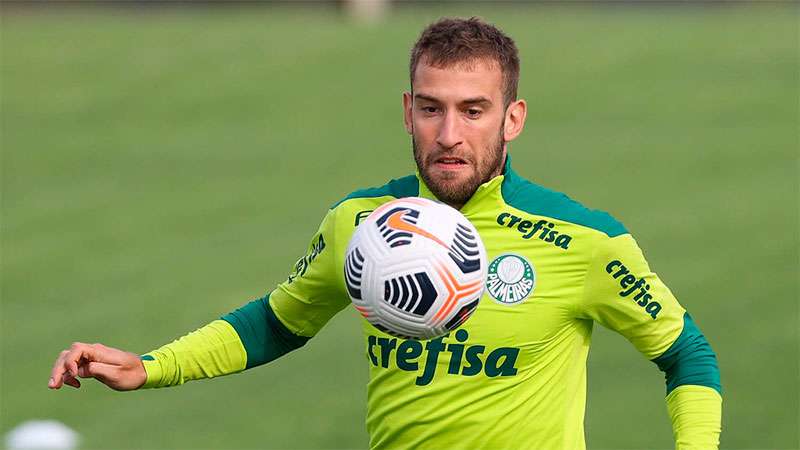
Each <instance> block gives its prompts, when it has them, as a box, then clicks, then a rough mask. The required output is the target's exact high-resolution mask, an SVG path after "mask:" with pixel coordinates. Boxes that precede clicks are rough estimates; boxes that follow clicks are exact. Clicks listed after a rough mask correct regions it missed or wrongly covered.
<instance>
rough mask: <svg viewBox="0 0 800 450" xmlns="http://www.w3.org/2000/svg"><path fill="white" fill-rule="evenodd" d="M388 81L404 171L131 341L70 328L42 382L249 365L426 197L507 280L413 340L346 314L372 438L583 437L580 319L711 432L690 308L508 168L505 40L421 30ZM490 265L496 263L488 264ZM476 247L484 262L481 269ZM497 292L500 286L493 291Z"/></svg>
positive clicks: (404, 442) (707, 444) (589, 213)
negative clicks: (158, 333) (467, 227)
mask: <svg viewBox="0 0 800 450" xmlns="http://www.w3.org/2000/svg"><path fill="white" fill-rule="evenodd" d="M410 76H411V92H408V93H405V94H403V107H404V121H405V127H406V130H407V131H408V133H409V134H410V135H411V138H412V144H413V150H414V159H415V161H416V164H417V168H418V174H417V175H416V176H414V175H412V176H408V177H405V178H400V179H397V180H392V181H391V182H389V183H388V184H386V185H385V186H382V187H380V188H373V189H366V190H361V191H356V192H354V193H352V194H350V195H348V196H347V197H346V198H344V199H343V200H341V201H339V202H338V203H337V204H335V205H334V206H333V207H332V208H331V209H330V210H329V211H328V213H327V215H326V216H325V218H324V219H323V221H322V225H321V226H320V229H319V231H318V232H317V234H316V235H315V236H314V237H313V238H312V240H311V245H310V246H309V250H308V253H307V254H306V255H305V256H304V257H302V258H301V259H300V260H299V261H298V262H297V264H296V266H295V269H294V271H293V273H292V274H291V275H289V277H288V279H287V280H286V281H285V282H284V283H281V284H280V285H279V286H278V287H277V288H276V289H275V290H273V291H272V292H271V293H270V294H268V295H267V296H266V297H264V298H262V299H259V300H256V301H254V302H251V303H249V304H247V305H245V306H244V307H242V308H240V309H238V310H236V311H234V312H232V313H230V314H228V315H226V316H224V317H223V318H222V319H220V320H216V321H214V322H211V323H210V324H209V325H207V326H205V327H203V328H201V329H199V330H197V331H195V332H193V333H190V334H188V335H187V336H184V337H183V338H181V339H179V340H177V341H175V342H173V343H171V344H168V345H165V346H164V347H161V348H160V349H158V350H155V351H152V352H149V353H147V354H145V355H142V356H141V357H140V356H138V355H136V354H133V353H128V352H124V351H121V350H117V349H112V348H108V347H105V346H102V345H99V344H94V345H88V344H81V343H77V344H74V345H73V346H72V347H71V348H70V349H68V350H65V351H64V352H62V354H61V355H60V356H59V358H58V360H57V361H56V364H55V367H54V368H53V372H52V375H51V379H50V382H49V386H50V387H51V388H55V389H57V388H60V387H61V386H62V385H63V384H68V385H71V386H74V387H79V386H80V383H79V381H78V378H96V379H98V380H99V381H101V382H103V383H105V384H107V385H108V386H110V387H112V388H113V389H117V390H132V389H138V388H152V387H164V386H174V385H178V384H182V383H184V382H186V381H189V380H194V379H199V378H210V377H215V376H220V375H225V374H229V373H234V372H238V371H241V370H244V369H249V368H251V367H255V366H258V365H261V364H264V363H266V362H269V361H272V360H274V359H275V358H278V357H280V356H281V355H283V354H285V353H287V352H289V351H291V350H294V349H296V348H298V347H300V346H302V345H304V344H305V342H306V341H307V340H308V339H309V338H311V337H312V336H314V335H315V334H316V333H317V332H318V331H319V330H320V329H321V328H322V327H323V326H324V325H325V323H326V322H327V321H328V320H330V319H331V318H332V317H333V316H334V315H335V314H336V313H337V312H338V311H340V310H342V309H343V308H345V307H346V306H347V305H348V304H349V299H348V296H347V293H346V288H345V283H344V275H343V269H342V267H343V260H344V253H345V248H346V246H347V243H348V241H349V239H350V236H351V235H352V233H353V231H354V229H355V227H356V226H357V225H358V222H359V221H360V220H361V219H363V218H364V217H366V214H368V212H369V211H372V210H374V209H376V208H377V207H379V206H380V205H382V204H384V203H386V202H387V201H390V200H392V199H395V198H401V197H407V196H421V197H427V198H436V199H439V200H441V201H443V202H445V203H447V204H449V205H451V206H453V207H455V208H458V209H460V210H461V212H462V213H463V214H464V215H465V216H466V217H467V218H468V219H469V220H470V221H471V222H472V223H473V224H474V225H475V227H476V228H477V229H478V231H479V233H480V234H481V237H482V238H483V241H484V244H485V246H486V248H487V255H488V258H489V260H490V261H493V263H497V264H499V263H500V262H501V261H502V260H503V259H504V258H515V259H516V260H517V261H518V263H519V264H522V265H523V267H525V269H526V270H525V272H524V276H523V278H522V279H519V280H502V277H500V278H499V279H500V280H501V282H502V283H500V284H504V285H503V286H500V285H498V284H496V283H495V284H492V285H488V284H487V291H486V293H485V294H484V296H483V298H482V299H481V303H480V305H479V307H478V309H477V311H476V312H475V313H474V315H473V316H472V317H471V318H470V319H469V321H467V322H466V324H465V325H464V326H462V327H461V328H460V329H458V330H457V331H455V332H453V333H450V334H449V335H447V336H445V337H444V338H439V339H434V340H430V341H427V342H417V341H406V340H403V339H397V338H393V337H391V336H388V335H386V334H383V333H381V332H380V331H378V330H377V329H375V328H373V327H372V326H371V325H369V324H368V323H367V322H366V321H364V322H363V328H364V338H365V346H366V354H367V360H368V364H369V366H370V381H369V385H368V410H367V428H368V430H369V433H370V446H371V447H374V448H394V447H404V448H438V449H446V448H526V449H527V448H583V447H585V443H584V435H583V415H584V407H585V398H586V358H587V354H588V349H589V342H590V337H591V331H592V326H593V322H595V321H596V322H599V323H601V324H603V325H605V326H607V327H608V328H611V329H613V330H615V331H617V332H619V333H620V334H622V335H623V336H624V337H625V338H627V339H628V340H629V341H630V342H631V343H632V344H633V345H635V346H636V348H637V349H638V350H639V351H640V352H641V353H643V354H644V355H645V356H646V357H647V358H648V359H651V360H653V361H654V362H655V363H656V364H657V365H658V367H659V368H660V369H661V370H663V371H665V372H666V378H667V398H666V401H667V407H668V410H669V413H670V417H671V419H672V425H673V430H674V436H675V439H676V446H677V447H679V448H716V447H717V445H718V439H719V433H720V416H721V402H722V399H721V396H720V383H719V371H718V369H717V362H716V357H715V355H714V353H713V352H712V351H711V348H710V346H709V345H708V343H707V341H706V340H705V338H704V337H703V335H702V334H701V333H700V331H699V330H698V328H697V327H696V326H695V325H694V323H693V322H692V319H691V317H690V316H689V315H688V314H686V311H685V310H684V309H683V308H682V307H681V306H680V304H679V303H678V302H677V301H676V300H675V298H674V297H673V295H672V294H671V293H670V291H669V290H668V289H667V288H666V287H665V286H664V284H663V283H662V282H661V281H660V280H659V279H658V277H657V276H656V275H655V274H654V273H652V272H651V271H650V269H649V267H648V265H647V263H646V262H645V260H644V257H643V256H642V253H641V251H640V250H639V249H638V247H637V245H636V242H635V241H634V240H633V238H632V237H631V235H630V234H629V233H628V232H627V231H626V230H625V228H624V227H623V226H622V225H621V224H620V223H619V222H617V221H616V220H614V219H613V218H611V217H610V216H609V215H608V214H605V213H603V212H599V211H594V210H590V209H587V208H585V207H583V206H582V205H580V204H578V203H577V202H575V201H573V200H571V199H569V198H568V197H566V196H564V195H563V194H559V193H556V192H553V191H550V190H547V189H545V188H542V187H540V186H537V185H535V184H533V183H530V182H529V181H526V180H524V179H522V178H521V177H520V176H519V175H517V174H516V173H515V172H514V171H513V170H512V169H511V163H510V159H511V158H510V156H509V155H508V145H507V144H508V143H509V142H511V141H512V140H514V139H515V138H516V137H517V136H518V135H519V134H520V133H521V131H522V128H523V125H524V123H525V117H526V112H527V105H526V103H525V101H524V100H521V99H517V82H518V78H519V60H518V56H517V50H516V46H515V45H514V42H513V41H512V40H511V39H510V38H508V37H507V36H506V35H504V34H503V33H502V32H501V31H500V30H498V29H497V28H495V27H493V26H491V25H488V24H486V23H484V22H483V21H481V20H480V19H476V18H472V19H468V20H461V19H443V20H440V21H438V22H436V23H434V24H432V25H430V26H429V27H428V28H427V29H425V30H424V31H423V33H422V35H421V36H420V38H419V40H418V41H417V43H416V44H415V46H414V48H413V50H412V54H411V64H410ZM494 265H495V266H496V264H494ZM491 267H492V264H490V272H491ZM509 291H514V292H515V293H516V294H517V295H515V296H514V297H509V296H507V295H506V294H505V293H507V292H509Z"/></svg>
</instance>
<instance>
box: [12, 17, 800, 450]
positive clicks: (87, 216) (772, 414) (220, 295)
mask: <svg viewBox="0 0 800 450" xmlns="http://www.w3.org/2000/svg"><path fill="white" fill-rule="evenodd" d="M480 8H482V9H480ZM56 11H60V12H51V13H48V14H28V13H24V14H21V13H14V12H13V11H10V12H9V11H5V12H4V14H3V17H2V36H1V37H2V44H1V45H2V47H0V50H2V53H1V54H2V72H0V76H2V79H1V81H2V92H1V94H2V100H1V101H2V103H1V104H0V106H2V209H1V210H0V212H1V213H2V216H1V219H2V241H1V242H0V244H1V245H2V248H1V249H0V250H2V255H1V257H2V259H1V261H0V262H1V263H2V285H1V286H0V287H1V290H0V295H1V297H0V300H1V301H2V317H1V318H0V325H2V331H1V333H2V334H1V336H2V344H1V345H2V346H1V347H0V348H2V359H1V360H0V361H1V362H2V373H1V374H2V379H0V407H1V408H0V414H2V423H1V424H0V431H2V432H5V431H7V430H8V429H10V428H12V427H13V426H15V425H16V424H18V423H19V422H21V421H23V420H28V419H33V418H55V419H58V420H61V421H63V422H65V423H66V424H68V425H69V426H71V427H74V428H76V429H77V430H78V431H79V432H80V433H81V434H82V435H83V437H84V444H85V447H86V448H126V449H132V448H256V447H259V448H353V447H355V448H359V447H365V446H366V443H367V436H366V433H365V431H364V405H365V383H366V377H367V371H366V369H367V366H366V363H365V361H364V357H363V350H362V343H361V341H360V337H359V328H358V327H357V326H355V325H356V320H355V317H354V315H353V314H352V313H351V312H344V313H342V314H341V315H340V316H339V317H337V318H336V320H334V321H332V323H331V324H329V325H328V327H326V328H325V329H324V330H323V332H322V333H321V335H319V336H318V337H317V338H315V339H314V340H312V341H311V343H310V344H309V345H308V346H307V347H305V348H304V349H303V350H302V351H299V352H296V353H293V354H291V355H289V356H287V357H285V358H283V359H282V360H279V361H277V362H275V363H273V364H270V365H269V366H267V367H263V368H259V369H255V370H252V371H249V372H248V373H244V374H241V375H236V376H232V377H228V378H223V379H219V380H215V381H211V382H202V383H193V384H190V385H187V386H184V387H182V388H178V389H169V390H161V391H147V392H137V393H126V394H119V393H115V392H111V391H108V390H106V389H103V388H101V387H98V386H97V385H95V384H93V383H86V384H85V386H84V388H83V389H81V391H80V392H78V391H72V390H68V391H62V392H50V391H48V390H47V389H46V386H45V383H46V380H47V376H48V372H49V369H50V365H51V364H52V360H53V359H54V357H55V356H56V354H57V353H58V352H59V351H60V350H61V349H62V348H63V347H64V346H66V345H68V344H69V343H70V342H72V341H75V340H81V341H100V342H104V343H106V344H108V345H113V346H120V347H123V348H126V349H130V350H133V351H141V352H143V351H146V350H149V349H151V348H154V347H156V346H158V345H160V344H162V343H164V342H167V341H169V340H171V339H173V338H174V337H177V336H178V335H181V334H183V333H184V332H186V331H189V330H191V329H194V328H196V327H198V326H200V325H203V324H204V323H206V322H208V321H209V320H211V319H213V318H216V317H218V316H220V315H221V314H223V313H225V312H226V311H228V310H230V309H232V308H235V307H237V306H238V305H240V304H242V303H244V302H246V301H247V300H248V299H250V298H253V297H256V296H260V295H262V294H263V293H264V292H266V291H268V290H270V289H271V287H272V286H273V285H274V283H276V282H277V281H279V280H281V279H282V278H283V277H284V276H285V274H286V272H287V271H288V269H289V267H290V266H291V264H292V263H293V262H294V261H295V259H296V258H297V257H298V256H299V255H300V254H302V253H303V251H304V249H305V246H306V244H307V242H306V241H307V239H308V238H309V237H310V236H311V234H312V233H313V231H314V230H315V229H316V226H317V224H318V221H319V220H320V219H321V217H322V215H323V214H324V211H325V210H326V208H327V207H328V206H329V205H330V204H331V203H333V202H334V201H336V200H337V199H339V198H340V197H341V196H343V195H344V194H346V193H347V192H350V191H352V190H354V189H355V188H358V187H363V186H370V185H378V184H382V183H383V182H384V181H385V180H386V179H388V178H390V177H395V176H399V175H404V174H407V173H409V172H411V171H412V170H413V166H412V160H411V158H410V149H409V148H410V146H409V142H408V138H407V136H406V135H405V133H404V132H403V130H402V123H401V114H400V92H401V91H402V90H403V89H405V88H406V86H407V73H406V71H407V54H408V50H409V48H410V46H411V44H412V43H413V40H414V39H415V37H416V35H417V34H418V32H419V30H420V29H421V28H422V27H423V26H424V24H426V23H427V22H429V21H431V20H432V19H434V18H436V17H438V16H440V15H442V14H459V15H468V14H474V13H479V14H482V15H483V16H484V17H486V18H487V19H489V20H490V21H493V22H495V23H497V24H499V25H500V26H501V27H503V28H504V29H505V30H506V31H507V32H508V33H509V34H510V35H511V36H513V37H514V38H515V39H516V41H517V43H518V45H519V47H520V51H521V55H522V63H523V69H522V70H523V73H522V80H521V86H520V88H521V89H520V90H521V92H520V93H521V95H522V96H523V97H525V98H527V99H528V100H529V105H530V110H531V111H530V116H529V119H528V124H527V129H526V131H525V132H524V134H523V136H522V137H521V138H520V139H519V140H518V141H517V142H515V143H514V145H513V150H512V151H513V154H514V163H515V167H516V169H517V170H518V171H519V172H520V173H522V174H523V175H525V176H527V177H529V178H531V179H534V180H536V181H537V182H539V183H541V184H544V185H546V186H549V187H552V188H555V189H558V190H563V191H565V192H567V193H569V194H570V195H571V196H573V197H574V198H577V199H579V200H581V201H583V202H585V203H587V204H589V205H591V206H593V207H596V208H601V209H606V210H608V211H610V212H611V213H612V214H614V215H615V216H617V217H618V218H620V219H621V220H622V221H624V222H625V224H626V225H627V226H628V228H629V229H631V230H632V231H633V233H634V234H635V236H636V237H637V239H638V241H639V242H640V244H641V246H642V247H643V248H644V249H645V252H646V254H647V256H648V259H649V261H650V263H651V265H652V266H653V267H654V268H655V270H656V271H658V272H659V273H660V275H661V276H662V277H663V279H664V280H665V281H666V282H667V283H668V284H669V285H670V286H671V288H672V289H673V291H674V292H675V293H676V295H677V296H678V298H679V299H681V301H682V303H683V304H684V305H685V306H686V307H687V309H688V310H689V311H690V312H691V313H692V314H693V316H694V318H695V320H696V321H697V322H698V323H699V325H700V326H701V328H702V329H703V331H704V332H705V334H706V336H707V337H708V338H709V340H710V342H711V343H712V345H713V346H714V348H715V350H716V352H717V353H718V355H719V359H720V364H721V370H722V377H723V385H724V389H725V396H724V398H725V404H724V418H723V421H724V424H723V430H724V432H723V436H722V444H723V447H725V448H797V447H798V446H800V442H798V429H797V423H798V379H799V377H800V370H799V368H798V353H799V351H800V349H799V348H798V339H799V336H798V326H799V325H800V322H799V321H798V294H799V293H798V245H799V243H798V131H797V124H798V59H797V55H798V29H797V28H798V25H797V23H798V22H797V19H798V15H797V10H796V9H795V8H793V7H789V6H786V7H770V8H767V7H764V8H744V7H735V8H734V7H731V8H723V7H716V8H710V9H703V8H677V9H670V8H662V9H655V8H633V9H628V8H622V7H606V8H594V9H590V8H583V9H557V8H523V7H513V8H511V7H500V8H497V7H495V8H488V7H486V6H483V7H472V6H469V7H467V6H462V7H460V8H458V9H455V8H453V7H451V8H449V9H443V8H433V7H429V8H426V9H418V10H411V9H403V10H400V11H398V12H396V13H395V14H394V15H392V17H391V18H390V19H389V20H388V21H387V22H386V23H384V24H382V25H381V26H380V27H375V28H370V27H361V26H353V25H352V24H349V23H348V22H347V21H346V20H344V19H343V18H341V17H339V16H337V15H336V14H333V12H332V11H329V10H317V9H315V8H312V7H308V8H306V9H304V10H302V11H293V10H283V9H254V10H247V9H245V10H242V9H238V10H228V11H226V10H223V9H217V10H213V11H206V10H176V11H159V10H156V12H151V13H146V14H145V13H135V12H134V11H133V10H122V12H120V11H116V12H115V10H110V9H109V10H102V11H92V10H82V9H75V8H70V9H60V10H56ZM589 371H590V381H589V398H588V408H587V416H586V426H587V443H588V445H589V446H590V447H591V448H667V447H670V446H671V445H672V443H671V435H670V426H669V420H668V417H667V414H666V411H665V407H664V403H663V391H664V388H663V381H662V380H661V374H660V372H658V371H657V369H656V368H655V366H654V365H653V364H651V363H649V362H647V361H645V360H643V358H641V357H640V356H639V355H638V354H637V353H636V352H635V350H634V349H633V347H632V346H630V345H629V344H627V343H626V342H625V341H624V340H623V339H621V338H620V337H618V336H616V335H614V334H612V333H609V332H607V331H605V330H602V329H597V331H596V334H595V342H594V345H593V349H592V354H591V356H590V362H589Z"/></svg>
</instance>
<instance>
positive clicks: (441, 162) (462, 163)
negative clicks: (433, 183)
mask: <svg viewBox="0 0 800 450" xmlns="http://www.w3.org/2000/svg"><path fill="white" fill-rule="evenodd" d="M433 164H434V165H435V166H436V167H439V168H441V169H449V170H452V169H461V168H464V167H467V166H468V165H469V163H468V162H467V160H465V159H463V158H459V157H456V156H442V157H439V158H436V159H434V160H433Z"/></svg>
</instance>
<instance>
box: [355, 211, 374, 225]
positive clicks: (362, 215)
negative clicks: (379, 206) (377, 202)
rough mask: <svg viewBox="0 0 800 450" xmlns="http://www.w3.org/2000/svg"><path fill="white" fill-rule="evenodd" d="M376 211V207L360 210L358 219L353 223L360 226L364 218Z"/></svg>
mask: <svg viewBox="0 0 800 450" xmlns="http://www.w3.org/2000/svg"><path fill="white" fill-rule="evenodd" d="M372 211H374V209H365V210H364V211H359V212H357V213H356V219H355V221H354V222H353V225H355V226H358V224H360V223H361V222H362V221H363V220H364V219H366V218H367V217H369V215H370V214H371V213H372Z"/></svg>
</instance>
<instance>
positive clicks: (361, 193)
mask: <svg viewBox="0 0 800 450" xmlns="http://www.w3.org/2000/svg"><path fill="white" fill-rule="evenodd" d="M417 195H419V180H417V177H416V176H415V175H408V176H405V177H402V178H396V179H393V180H390V181H389V182H387V183H386V184H384V185H383V186H377V187H370V188H366V189H359V190H356V191H353V192H351V193H349V194H347V195H346V196H345V197H344V198H342V199H341V200H339V201H337V202H336V203H334V204H333V205H332V206H331V209H332V210H333V209H337V208H339V207H340V206H342V205H343V204H345V203H351V201H357V202H358V201H359V200H360V201H361V202H359V203H362V202H363V203H374V202H375V201H376V200H386V199H385V197H391V198H403V197H414V196H417Z"/></svg>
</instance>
